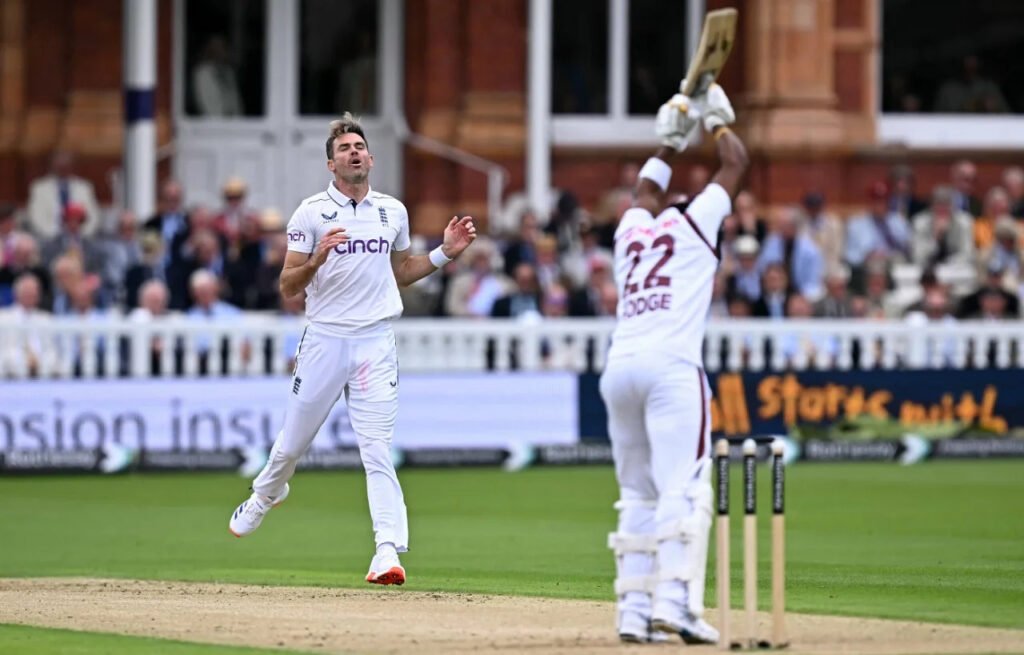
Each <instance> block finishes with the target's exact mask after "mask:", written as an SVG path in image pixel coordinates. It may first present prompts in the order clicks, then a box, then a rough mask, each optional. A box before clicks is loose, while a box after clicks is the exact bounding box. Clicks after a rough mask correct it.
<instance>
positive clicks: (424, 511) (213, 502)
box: [0, 462, 1024, 638]
mask: <svg viewBox="0 0 1024 655" xmlns="http://www.w3.org/2000/svg"><path fill="white" fill-rule="evenodd" d="M733 473H734V476H736V478H735V479H734V481H733V482H734V484H733V492H734V495H735V496H736V497H734V499H733V501H734V509H736V510H739V509H740V507H741V506H740V503H739V497H738V494H739V493H740V484H739V480H738V476H739V469H738V467H734V470H733ZM1022 473H1024V466H1022V465H1021V464H1020V463H1018V462H951V463H928V464H924V465H919V466H914V467H900V466H897V465H890V464H886V465H875V464H818V465H811V464H798V465H796V466H793V467H791V468H790V469H789V477H788V480H787V482H788V488H787V509H788V512H787V521H788V531H787V542H788V544H787V546H788V556H789V557H788V564H789V566H788V588H787V604H788V607H789V609H791V610H794V611H801V612H814V613H822V614H847V615H862V616H877V617H886V618H906V619H918V620H927V621H941V622H956V623H971V624H978V625H991V626H1004V627H1016V628H1024V612H1022V610H1021V608H1024V512H1022V511H1021V509H1020V508H1021V503H1022V499H1024V476H1022ZM759 474H760V476H759V483H760V485H761V491H762V494H761V496H760V501H761V502H760V505H759V509H760V510H761V520H762V527H763V530H762V533H761V534H762V536H761V538H760V541H759V545H760V547H761V548H760V551H761V562H762V568H761V571H762V579H761V588H762V590H763V591H762V594H761V598H762V602H763V603H765V604H767V601H768V593H767V591H768V571H769V569H768V556H769V547H770V539H769V538H768V530H767V527H768V519H769V514H768V510H769V509H770V503H769V501H768V493H767V492H768V483H769V477H770V476H769V471H768V468H767V467H759ZM401 477H402V480H403V483H404V486H405V490H406V499H407V503H408V506H409V512H410V517H411V532H412V545H413V550H412V551H411V552H410V553H408V554H407V555H406V556H404V557H403V563H404V564H405V565H406V567H407V569H408V570H409V575H410V579H409V583H408V585H407V586H406V588H411V589H420V590H447V591H475V592H491V593H500V594H531V595H544V596H556V597H566V598H586V599H610V598H611V579H612V577H613V562H612V557H611V554H610V553H609V552H608V551H607V550H606V548H605V542H606V533H607V532H608V531H609V529H611V528H612V527H613V526H614V521H615V513H614V511H613V510H612V503H613V502H614V500H615V499H616V497H617V491H616V488H615V484H614V479H613V475H612V471H611V469H610V468H606V467H584V468H548V469H536V470H530V471H526V472H523V473H517V474H509V473H504V472H501V471H497V470H482V469H461V470H418V471H404V472H402V473H401ZM246 487H247V482H246V481H245V480H242V479H240V478H238V477H235V476H229V475H212V474H194V475H177V474H175V475H155V474H154V475H147V476H142V475H129V476H122V477H61V478H24V479H22V478H7V479H0V499H2V501H0V526H2V527H0V544H2V557H0V576H117V577H138V578H174V579H181V580H218V581H234V582H253V583H256V582H259V583H270V584H285V585H287V584H312V585H337V586H363V584H364V583H363V576H364V575H365V572H366V566H367V564H368V563H369V561H370V557H371V555H372V552H373V544H372V538H371V532H370V523H369V518H368V514H367V510H366V494H365V482H364V478H363V476H362V474H361V473H357V472H348V473H305V474H300V475H299V476H298V477H297V478H296V480H295V481H294V485H293V489H292V495H291V497H290V498H289V499H288V502H287V503H286V504H285V505H283V506H282V507H281V508H280V509H277V510H275V511H274V512H273V513H272V514H271V515H270V516H269V517H268V519H267V521H266V523H264V526H263V527H262V528H261V529H260V530H259V532H257V533H255V534H254V535H253V536H251V537H248V538H246V539H242V540H239V539H235V538H234V537H232V536H231V535H230V534H229V533H228V531H227V520H228V517H229V515H230V513H231V511H232V510H233V509H234V506H235V504H236V503H238V502H239V501H240V500H241V499H242V498H244V497H245V495H246V494H247V491H246ZM734 517H739V514H738V513H735V514H734ZM740 524H741V521H740V520H734V523H733V528H734V536H733V544H734V552H733V564H734V566H733V571H734V574H733V584H734V598H739V597H740V596H739V593H740V582H741V573H740V570H741V569H740V559H741V552H740V547H739V546H740V545H741V544H742V541H741V540H740V532H739V528H740ZM711 548H712V552H714V545H713V544H712V546H711ZM712 568H713V567H712ZM553 573H554V574H553ZM708 589H709V590H712V592H713V590H714V584H713V581H711V580H709V583H708ZM708 601H709V603H710V604H714V602H715V601H714V598H713V593H712V597H710V598H709V599H708ZM766 606H767V605H766ZM0 638H2V633H0Z"/></svg>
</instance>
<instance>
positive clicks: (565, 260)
mask: <svg viewBox="0 0 1024 655" xmlns="http://www.w3.org/2000/svg"><path fill="white" fill-rule="evenodd" d="M613 261H614V257H613V256H612V253H611V251H610V250H608V249H607V248H605V247H604V246H602V245H601V244H600V242H599V240H598V234H597V232H596V231H594V230H593V229H591V226H590V223H589V222H585V223H583V224H581V225H580V249H579V251H576V252H569V253H566V254H565V255H563V256H562V261H561V269H562V270H563V271H564V272H565V274H566V275H568V276H569V279H570V280H571V282H572V284H573V285H575V286H583V285H586V284H588V281H589V278H590V275H591V272H592V271H593V270H594V268H595V267H598V268H601V267H603V268H606V269H610V268H611V266H612V262H613Z"/></svg>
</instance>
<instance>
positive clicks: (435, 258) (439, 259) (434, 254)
mask: <svg viewBox="0 0 1024 655" xmlns="http://www.w3.org/2000/svg"><path fill="white" fill-rule="evenodd" d="M427 257H428V258H429V259H430V263H431V264H433V265H434V268H441V267H442V266H444V265H445V264H447V263H448V262H450V261H451V260H452V258H451V257H449V256H448V255H446V254H444V251H443V250H441V246H438V247H436V248H434V249H433V250H431V251H430V254H429V255H427Z"/></svg>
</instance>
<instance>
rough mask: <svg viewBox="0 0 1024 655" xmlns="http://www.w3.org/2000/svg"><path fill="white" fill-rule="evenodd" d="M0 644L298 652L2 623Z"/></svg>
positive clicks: (201, 654)
mask: <svg viewBox="0 0 1024 655" xmlns="http://www.w3.org/2000/svg"><path fill="white" fill-rule="evenodd" d="M0 645H3V649H4V650H3V652H4V653H5V655H22V654H24V655H109V653H117V654H118V655H136V654H138V655H288V653H297V652H299V651H290V650H281V649H273V650H269V649H263V648H238V647H235V646H212V645H208V644H193V643H187V642H184V641H172V640H170V639H150V638H147V637H126V636H123V635H110V634H103V633H99V632H77V631H75V630H55V629H52V628H33V627H28V626H22V625H3V624H0Z"/></svg>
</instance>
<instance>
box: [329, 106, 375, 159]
mask: <svg viewBox="0 0 1024 655" xmlns="http://www.w3.org/2000/svg"><path fill="white" fill-rule="evenodd" d="M342 134H358V135H359V136H360V137H362V139H363V143H365V144H366V147H367V148H369V147H370V143H369V142H368V141H367V140H366V135H365V134H363V126H362V125H360V124H359V119H358V118H356V117H355V116H353V115H352V112H348V111H346V112H345V113H344V114H343V115H342V117H341V118H340V119H338V120H336V121H331V132H330V136H328V137H327V158H328V159H334V140H335V139H337V138H338V137H339V136H341V135H342Z"/></svg>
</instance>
